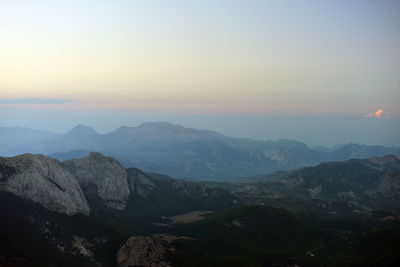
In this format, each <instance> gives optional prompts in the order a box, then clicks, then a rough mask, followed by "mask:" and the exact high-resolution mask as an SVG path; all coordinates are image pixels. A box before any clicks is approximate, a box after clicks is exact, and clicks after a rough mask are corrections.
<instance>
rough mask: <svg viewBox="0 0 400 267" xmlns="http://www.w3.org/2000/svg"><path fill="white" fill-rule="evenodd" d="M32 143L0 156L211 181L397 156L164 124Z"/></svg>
mask: <svg viewBox="0 0 400 267" xmlns="http://www.w3.org/2000/svg"><path fill="white" fill-rule="evenodd" d="M32 136H33V137H34V135H32ZM1 137H2V135H1V132H0V138H1ZM33 137H32V138H31V139H29V138H25V139H24V140H25V142H26V143H24V142H18V143H16V144H14V145H10V146H7V147H6V148H5V149H3V152H2V155H6V156H12V155H17V154H21V153H41V154H46V155H51V156H53V157H56V158H58V159H60V160H66V159H71V158H74V157H79V156H84V155H85V154H87V153H88V152H92V151H96V152H101V153H103V154H105V155H108V156H112V157H115V158H117V159H118V160H119V161H120V162H121V163H122V164H123V165H124V166H125V167H138V168H141V169H143V170H145V171H151V172H158V173H165V174H168V175H171V176H174V177H180V178H189V179H196V180H214V181H222V180H234V179H237V178H240V177H248V176H254V175H259V174H266V173H272V172H275V171H277V170H291V169H296V168H300V167H305V166H312V165H316V164H318V163H320V162H324V161H340V160H347V159H351V158H368V157H373V156H382V155H386V154H394V155H397V156H399V155H400V148H398V147H391V148H390V147H384V146H368V145H358V144H347V145H341V146H339V147H338V149H336V150H334V151H332V152H323V151H317V150H314V149H311V148H309V147H308V146H307V145H305V144H304V143H301V142H298V141H293V140H278V141H257V140H251V139H244V138H233V137H228V136H225V135H222V134H220V133H218V132H215V131H210V130H199V129H193V128H186V127H183V126H180V125H176V124H171V123H168V122H146V123H143V124H141V125H139V126H137V127H127V126H122V127H119V128H118V129H116V130H114V131H112V132H109V133H106V134H98V133H97V132H96V131H94V130H93V129H92V128H90V127H88V126H83V125H78V126H76V127H74V128H73V129H71V130H70V131H68V132H66V133H64V134H61V135H54V134H48V136H44V137H43V138H33Z"/></svg>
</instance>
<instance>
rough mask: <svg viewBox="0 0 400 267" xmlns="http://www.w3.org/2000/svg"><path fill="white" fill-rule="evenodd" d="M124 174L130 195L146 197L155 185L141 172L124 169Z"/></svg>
mask: <svg viewBox="0 0 400 267" xmlns="http://www.w3.org/2000/svg"><path fill="white" fill-rule="evenodd" d="M126 173H127V175H128V183H129V190H130V193H131V194H134V195H138V196H142V197H146V196H147V195H148V194H149V192H150V191H153V190H154V188H155V184H154V183H153V182H152V181H151V178H149V177H148V176H147V175H146V174H144V173H143V172H142V171H141V170H139V169H135V168H129V169H126Z"/></svg>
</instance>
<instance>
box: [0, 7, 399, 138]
mask: <svg viewBox="0 0 400 267" xmlns="http://www.w3.org/2000/svg"><path fill="white" fill-rule="evenodd" d="M399 102H400V2H399V1H396V0H393V1H388V0H381V1H367V0H358V1H357V0H353V1H348V0H346V1H345V0H331V1H319V0H314V1H313V0H309V1H305V0H303V1H301V0H299V1H285V0H279V1H278V0H276V1H267V0H265V1H261V0H259V1H256V0H242V1H229V0H225V1H218V0H213V1H205V0H201V1H200V0H198V1H190V0H189V1H183V0H182V1H161V0H160V1H148V0H147V1H123V0H119V1H100V0H96V1H95V0H93V1H51V0H48V1H41V0H35V1H31V0H27V1H21V0H9V1H6V0H0V126H1V125H5V126H6V125H7V126H11V125H15V126H17V125H18V126H27V125H21V124H29V121H32V118H35V119H33V121H41V124H38V125H37V127H36V128H38V127H39V126H40V125H42V126H44V128H48V129H49V130H55V131H57V130H58V131H61V130H63V129H65V128H67V127H69V126H70V124H74V123H83V122H85V121H87V122H92V124H95V125H98V128H99V129H100V130H106V129H110V128H112V127H113V126H114V124H115V123H114V122H116V121H118V122H121V123H122V124H133V123H136V122H139V121H141V120H159V119H168V120H175V121H177V122H180V121H182V122H184V123H185V122H186V123H187V124H191V126H195V125H196V123H198V124H199V126H200V127H202V126H205V127H207V126H212V125H214V126H212V127H214V128H218V130H221V131H223V132H224V131H225V132H228V133H231V132H232V133H233V134H234V135H240V136H249V137H250V136H257V137H259V138H279V137H282V138H287V137H294V138H296V136H292V135H293V134H292V133H291V134H287V132H288V131H289V132H291V131H294V132H296V131H299V128H298V127H301V126H299V125H298V124H297V122H298V120H300V125H301V120H304V122H306V121H310V120H311V121H312V118H315V117H318V118H319V119H318V120H323V121H326V120H328V119H329V118H332V117H335V118H337V117H343V118H347V119H348V118H350V117H351V118H353V119H354V122H355V123H356V124H357V122H359V123H361V121H366V123H365V125H367V126H365V127H368V123H370V125H371V126H369V127H372V125H374V123H376V122H375V121H377V120H381V122H379V123H381V124H382V123H383V125H386V126H385V127H383V126H381V127H383V128H381V131H389V130H387V129H392V130H393V129H397V130H398V128H396V127H395V123H396V121H397V122H398V118H399V116H400V108H399ZM380 109H382V110H383V111H384V112H381V113H379V114H381V116H379V117H377V116H374V114H375V112H377V111H379V110H380ZM16 110H18V112H17V111H16ZM21 110H22V113H21ZM42 111H43V112H44V113H46V112H56V113H55V114H61V115H60V116H63V117H64V118H65V120H66V121H68V123H67V124H65V125H61V126H59V127H58V128H57V127H55V126H54V122H53V121H51V119H50V118H45V117H40V116H41V115H40V114H42V113H41V112H42ZM24 112H25V114H26V116H27V117H29V118H30V120H28V123H27V122H26V121H25V120H23V119H21V118H23V116H22V115H21V114H23V113H24ZM107 112H108V114H114V115H112V116H114V117H112V116H111V117H112V118H111V119H110V121H109V122H103V125H101V124H100V122H97V121H95V119H94V118H96V117H98V114H107ZM68 114H80V115H79V116H78V117H73V116H72V117H71V116H70V117H69V116H68ZM93 114H97V115H96V116H94V115H93ZM135 114H140V116H139V115H138V117H136V118H134V119H132V116H135ZM146 114H147V115H146ZM149 114H151V115H149ZM368 114H369V115H372V116H367V115H368ZM5 116H7V118H5ZM210 116H214V118H213V119H210V120H209V122H208V123H207V117H210ZM243 116H244V117H246V118H259V120H256V119H253V120H252V119H246V120H245V122H243V125H238V124H237V123H236V127H237V129H236V130H235V129H234V127H233V126H234V125H233V126H229V127H231V128H229V127H228V126H227V128H224V126H223V125H224V124H223V122H226V121H229V119H228V120H227V119H226V118H232V119H234V118H235V117H236V118H237V117H243ZM282 116H283V117H285V118H292V119H293V121H291V120H290V119H288V121H287V124H288V127H289V126H290V125H291V124H292V125H297V126H293V127H292V128H290V127H289V128H288V130H285V131H283V130H282V131H279V132H277V133H276V134H274V135H271V131H268V130H265V131H261V132H260V131H259V132H257V133H255V132H250V131H249V132H247V133H245V132H242V131H241V128H251V129H254V130H253V131H257V129H258V128H257V127H256V126H257V125H258V124H260V123H262V122H263V121H265V120H268V121H271V122H274V120H273V119H274V118H275V119H276V120H277V122H276V123H275V124H277V125H278V126H279V120H280V119H279V118H281V117H282ZM324 116H325V117H324ZM1 117H2V118H1ZM183 117H185V118H186V119H182V118H183ZM200 117H202V118H203V117H204V119H199V118H200ZM73 118H75V119H73ZM122 118H131V119H122ZM179 118H181V119H179ZM217 118H221V119H220V120H219V119H217ZM224 118H225V119H224ZM43 120H45V122H43ZM47 120H48V121H47ZM196 120H197V121H196ZM357 120H359V121H357ZM373 120H375V121H373ZM211 121H215V122H213V123H211ZM251 121H253V124H249V123H250V122H251ZM294 121H297V122H296V123H294ZM291 122H293V123H291ZM46 123H47V124H46ZM246 123H247V124H246ZM313 123H314V124H317V123H318V122H317V121H315V122H313ZM192 124H194V125H192ZM310 124H312V123H311V122H310ZM350 124H352V123H350ZM221 125H222V126H221ZM335 125H337V127H338V128H340V130H341V131H345V130H346V127H345V126H344V125H341V124H340V120H335ZM335 125H334V126H335ZM363 125H364V124H363ZM30 126H33V127H34V126H35V125H30ZM42 126H40V127H42ZM296 127H297V128H296ZM373 127H376V125H375V126H373ZM283 128H285V127H283ZM229 129H230V130H229ZM366 129H367V128H360V129H359V131H360V132H364V131H365V130H366ZM299 132H300V131H299ZM285 133H286V134H285ZM382 134H383V133H382ZM387 134H390V136H391V137H389V136H386V135H385V136H386V137H385V136H381V137H379V140H381V139H382V138H383V139H396V138H395V137H393V136H396V134H397V133H396V132H390V133H389V132H388V133H387ZM353 135H354V136H355V137H356V136H357V129H354V133H353ZM305 136H307V134H305ZM399 136H400V134H399ZM298 138H299V139H302V138H303V137H298ZM374 138H375V137H374V136H372V135H371V138H370V142H371V143H374V142H375V143H376V142H378V141H379V140H375V139H374ZM305 139H306V138H303V139H302V140H305ZM310 139H311V141H308V142H312V140H314V139H315V138H314V139H313V137H312V136H311V137H310ZM331 139H332V138H331ZM342 139H345V138H342ZM367 139H368V138H367ZM367 139H366V140H367ZM372 140H375V141H372ZM339 141H340V140H339ZM383 141H385V142H386V141H387V142H392V141H393V140H382V143H384V142H383ZM324 142H329V141H321V142H320V143H324ZM330 142H331V143H333V142H336V141H333V139H332V140H331V141H330Z"/></svg>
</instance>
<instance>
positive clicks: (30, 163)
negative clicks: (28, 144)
mask: <svg viewBox="0 0 400 267" xmlns="http://www.w3.org/2000/svg"><path fill="white" fill-rule="evenodd" d="M0 191H6V192H11V193H14V194H15V195H17V196H20V197H23V198H25V199H27V200H31V201H33V202H35V203H38V204H40V205H42V206H43V207H45V208H47V209H49V210H51V211H57V212H62V213H67V214H75V213H85V214H88V213H89V212H90V208H89V205H88V202H87V200H86V198H85V196H84V194H83V192H82V190H81V188H80V186H79V183H78V181H77V180H76V179H75V177H74V176H73V175H72V174H71V173H70V172H69V171H68V170H67V169H65V168H64V167H63V166H62V165H61V164H60V162H59V161H57V160H55V159H52V158H49V157H46V156H43V155H32V154H23V155H19V156H16V157H9V158H0Z"/></svg>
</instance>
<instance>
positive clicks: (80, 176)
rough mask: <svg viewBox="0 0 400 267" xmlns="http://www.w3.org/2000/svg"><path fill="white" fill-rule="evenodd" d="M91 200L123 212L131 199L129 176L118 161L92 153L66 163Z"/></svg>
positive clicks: (66, 166)
mask: <svg viewBox="0 0 400 267" xmlns="http://www.w3.org/2000/svg"><path fill="white" fill-rule="evenodd" d="M62 164H63V166H65V168H67V169H68V170H69V171H70V172H71V173H72V174H73V175H74V176H75V177H76V179H77V180H78V182H79V184H80V185H81V187H82V190H83V191H84V192H85V195H87V197H88V198H89V200H90V199H95V198H96V199H100V200H101V201H103V204H104V205H105V206H106V207H109V208H113V209H119V210H123V209H125V207H126V204H127V201H128V197H129V193H130V191H129V184H128V175H127V173H126V170H125V169H124V168H123V167H122V166H121V165H120V164H119V162H118V161H116V160H115V159H113V158H111V157H106V156H103V155H102V154H100V153H97V152H92V153H90V154H88V155H87V156H85V157H83V158H79V159H72V160H67V161H64V162H63V163H62Z"/></svg>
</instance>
